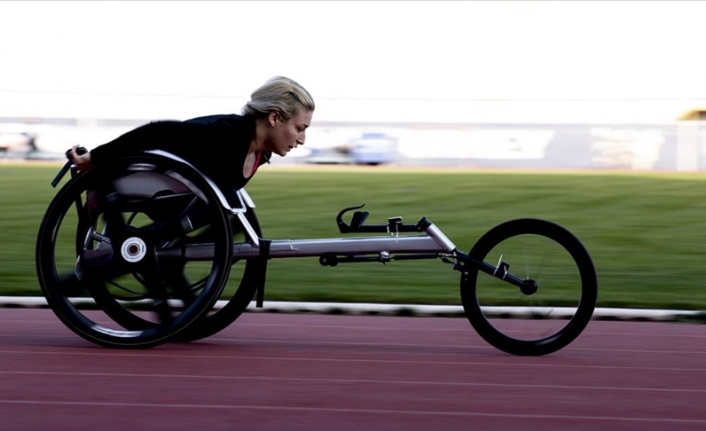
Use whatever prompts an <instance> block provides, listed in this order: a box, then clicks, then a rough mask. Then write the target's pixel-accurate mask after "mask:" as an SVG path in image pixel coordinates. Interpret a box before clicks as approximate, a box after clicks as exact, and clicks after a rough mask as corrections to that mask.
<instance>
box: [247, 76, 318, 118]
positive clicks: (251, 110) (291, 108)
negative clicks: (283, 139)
mask: <svg viewBox="0 0 706 431" xmlns="http://www.w3.org/2000/svg"><path fill="white" fill-rule="evenodd" d="M301 109H306V110H308V111H313V110H314V99H313V98H312V97H311V94H309V92H308V91H306V89H304V87H302V86H301V85H299V84H298V83H297V82H296V81H294V80H292V79H289V78H286V77H284V76H275V77H273V78H270V79H268V80H267V82H265V83H264V84H263V85H262V86H261V87H260V88H258V89H257V90H255V91H254V92H253V93H252V95H251V96H250V101H249V102H248V103H246V104H245V106H243V110H242V112H243V114H244V115H253V116H255V117H263V116H267V115H269V113H270V112H272V111H275V112H278V113H279V115H280V117H281V118H282V121H288V120H289V119H290V118H292V117H294V116H296V115H297V114H298V113H299V111H300V110H301Z"/></svg>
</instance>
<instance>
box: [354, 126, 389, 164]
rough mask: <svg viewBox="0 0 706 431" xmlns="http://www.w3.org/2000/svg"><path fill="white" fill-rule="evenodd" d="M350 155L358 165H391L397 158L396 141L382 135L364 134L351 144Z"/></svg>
mask: <svg viewBox="0 0 706 431" xmlns="http://www.w3.org/2000/svg"><path fill="white" fill-rule="evenodd" d="M350 154H351V157H352V158H353V161H354V162H355V163H356V164H359V165H380V164H385V163H392V162H394V161H395V160H396V158H397V139H395V138H393V137H391V136H388V135H386V134H384V133H364V134H363V136H361V137H360V138H358V139H355V140H353V142H351V150H350Z"/></svg>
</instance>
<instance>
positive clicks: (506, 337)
mask: <svg viewBox="0 0 706 431" xmlns="http://www.w3.org/2000/svg"><path fill="white" fill-rule="evenodd" d="M83 151H85V150H83ZM68 171H70V172H71V177H70V179H69V180H68V181H67V182H66V183H65V184H64V185H63V186H62V187H61V188H60V189H59V191H58V192H57V194H56V195H55V197H54V198H53V199H52V201H51V202H50V204H49V206H48V209H47V211H46V213H45V215H44V218H43V220H42V222H41V225H40V227H39V232H38V236H37V244H36V268H37V275H38V279H39V283H40V286H41V289H42V292H43V294H44V296H45V298H46V300H47V302H48V305H49V307H50V308H51V309H52V310H53V312H54V313H55V314H56V316H57V317H58V318H59V319H60V320H61V321H62V322H63V323H64V324H65V325H66V326H67V327H68V328H70V329H71V330H72V331H73V332H74V333H76V334H78V335H79V336H81V337H83V338H85V339H86V340H89V341H91V342H93V343H96V344H98V345H101V346H106V347H114V348H150V347H154V346H158V345H160V344H162V343H166V342H169V341H180V342H188V341H196V340H200V339H204V338H207V337H209V336H211V335H214V334H216V333H218V332H219V331H221V330H222V329H224V328H226V327H227V326H229V325H230V324H232V323H233V322H234V321H235V320H236V319H237V318H238V317H239V316H240V315H241V314H242V313H243V312H244V311H245V310H246V308H247V307H248V306H249V305H250V304H251V302H252V301H253V299H255V303H256V306H257V307H262V304H263V300H264V288H265V279H266V273H267V263H268V261H269V260H271V259H278V258H294V257H309V258H318V259H319V263H320V264H321V265H323V266H332V267H333V266H336V265H339V264H344V263H365V262H379V263H388V262H391V261H406V260H418V259H436V260H439V261H441V262H442V263H445V264H448V265H447V267H451V268H452V269H453V270H455V271H458V272H459V274H460V294H461V302H462V305H463V310H464V312H465V315H466V317H467V318H468V320H469V322H470V324H471V325H472V327H473V328H474V329H475V330H476V331H477V333H478V334H479V335H480V336H481V337H482V338H483V339H484V340H486V341H487V342H488V343H489V344H491V345H492V346H494V347H496V348H498V349H500V350H502V351H504V352H507V353H510V354H515V355H545V354H549V353H552V352H555V351H557V350H559V349H561V348H563V347H565V346H567V345H568V344H569V343H571V342H572V341H574V340H575V339H576V338H577V337H578V336H579V335H580V334H581V332H582V331H583V330H584V329H585V327H586V325H587V324H588V322H589V321H590V320H591V317H592V315H593V311H594V308H595V305H596V300H597V294H598V293H597V290H598V288H597V277H596V271H595V268H594V265H593V262H592V260H591V258H590V256H589V254H588V252H587V251H586V249H585V248H584V246H583V245H582V244H581V242H580V241H579V240H578V239H577V238H576V237H575V236H574V235H573V234H571V233H570V232H569V231H568V230H566V229H564V228H563V227H561V226H559V225H557V224H554V223H552V222H549V221H545V220H540V219H529V218H524V219H515V220H511V221H507V222H504V223H501V224H499V225H497V226H495V227H493V228H492V229H490V230H489V231H488V232H487V233H485V234H484V235H482V236H481V237H480V238H479V239H478V241H477V242H476V243H475V245H474V246H473V247H472V248H471V249H470V251H469V252H468V253H464V252H462V251H460V250H459V249H458V248H457V247H456V245H455V244H454V243H453V242H452V241H451V240H450V239H449V238H448V237H446V235H444V233H443V232H442V231H441V230H440V229H439V228H438V227H437V226H436V225H434V223H432V222H431V221H430V220H428V219H427V218H426V217H421V218H420V219H419V220H418V221H417V222H416V223H414V224H405V223H403V222H402V218H401V217H390V218H388V219H387V222H386V223H381V224H370V223H366V220H367V218H368V216H369V213H368V212H366V211H360V209H361V207H362V206H354V207H349V208H345V209H343V210H342V211H340V212H339V213H338V215H337V217H336V223H337V226H338V229H339V231H340V233H342V234H352V233H353V234H358V233H360V234H363V233H365V234H373V235H359V236H357V237H346V238H318V239H298V240H278V239H266V237H265V236H263V233H262V231H261V228H260V224H259V221H258V218H257V216H256V213H255V204H254V202H253V200H252V199H251V198H250V196H249V195H248V193H247V192H246V191H245V190H244V189H241V190H238V191H237V193H234V194H232V195H226V194H224V192H223V191H222V190H220V189H219V188H218V187H217V186H216V184H215V183H214V182H213V181H211V180H210V179H209V178H208V177H206V176H205V175H204V174H203V173H202V172H200V171H199V170H198V169H197V168H196V167H194V166H193V165H191V164H190V163H188V162H187V161H185V160H183V159H180V158H179V157H177V156H175V155H173V154H170V153H167V152H164V151H158V150H152V151H146V152H143V153H140V154H137V155H132V156H126V157H124V158H123V159H121V160H119V161H117V162H115V163H111V165H110V166H98V167H94V168H92V169H90V170H87V171H85V172H78V171H77V169H76V168H75V167H74V166H72V165H71V163H70V162H68V163H67V164H66V165H65V166H64V167H63V168H62V170H61V171H60V172H59V174H58V175H57V176H56V178H55V179H54V181H53V182H52V186H54V187H56V185H57V184H58V183H59V182H60V181H61V179H62V178H63V177H64V176H65V175H66V173H67V172H68ZM350 211H354V212H353V214H352V217H351V219H350V222H346V221H345V220H344V216H345V215H346V214H347V213H348V212H350ZM511 264H512V265H511ZM228 283H237V286H238V287H237V288H236V289H235V293H234V294H233V295H232V296H231V297H230V298H229V299H227V301H225V305H224V306H222V307H215V305H216V302H217V301H218V300H219V299H220V298H221V296H222V294H223V291H224V287H225V285H226V284H228ZM544 294H551V295H552V298H557V297H559V298H561V299H562V303H561V306H557V304H556V303H555V302H551V301H550V302H547V301H544V300H543V297H544ZM498 304H513V305H515V306H514V307H506V306H499V305H498ZM518 310H524V311H525V312H527V313H528V314H527V317H529V319H527V320H523V321H522V324H521V325H519V326H520V327H519V329H518V325H517V324H516V323H517V321H516V320H515V324H511V322H512V319H507V318H506V317H508V315H510V314H513V315H514V314H516V312H517V311H518Z"/></svg>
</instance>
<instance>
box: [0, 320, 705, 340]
mask: <svg viewBox="0 0 706 431" xmlns="http://www.w3.org/2000/svg"><path fill="white" fill-rule="evenodd" d="M332 317H336V316H332ZM355 317H360V316H355ZM371 317H373V316H371ZM420 319H422V318H420ZM427 319H429V318H428V317H427ZM441 319H450V318H446V317H443V318H441ZM463 319H464V322H465V325H463V326H465V327H464V328H429V327H388V326H358V325H324V324H311V323H304V324H302V323H291V324H288V323H245V322H237V323H234V325H237V326H238V327H241V326H244V327H254V328H287V329H296V328H314V329H319V328H320V329H345V330H359V331H386V332H393V331H394V332H398V331H399V332H401V331H409V332H468V331H471V332H474V331H473V328H472V327H470V326H468V322H467V321H465V318H463ZM0 323H42V324H56V323H61V322H60V321H59V320H55V319H54V320H34V319H8V320H2V319H0ZM616 323H624V322H616ZM629 323H631V324H635V323H637V324H639V323H646V324H655V323H657V324H664V325H674V328H675V329H677V327H676V325H681V324H677V323H669V322H629ZM693 326H694V327H696V326H697V324H694V325H693ZM703 327H704V332H705V333H704V334H703V335H699V334H680V333H678V332H673V333H662V334H655V333H650V332H606V331H600V332H599V331H592V330H591V326H590V324H589V326H588V328H587V329H586V330H585V331H584V332H583V333H582V334H581V336H587V335H590V336H610V337H623V336H625V337H669V338H706V325H703ZM513 332H514V333H532V331H521V330H513ZM0 336H6V335H4V334H0Z"/></svg>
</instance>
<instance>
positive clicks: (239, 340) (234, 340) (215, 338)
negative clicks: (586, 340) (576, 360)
mask: <svg viewBox="0 0 706 431" xmlns="http://www.w3.org/2000/svg"><path fill="white" fill-rule="evenodd" d="M209 340H212V341H220V342H226V343H242V342H248V343H250V342H252V343H266V344H314V345H321V346H381V347H424V348H444V349H459V350H463V349H495V347H493V346H491V345H470V346H468V345H466V346H460V345H453V344H415V343H375V342H352V341H350V342H348V341H313V340H298V341H292V340H264V339H258V338H224V337H219V336H217V335H216V336H213V337H210V338H209ZM495 350H497V349H495ZM564 350H566V351H569V350H571V351H588V352H611V353H614V352H620V353H659V354H679V355H706V351H689V350H641V349H601V348H594V347H590V348H589V347H571V346H569V347H565V348H564V349H562V351H564Z"/></svg>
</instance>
